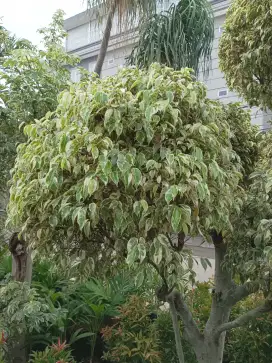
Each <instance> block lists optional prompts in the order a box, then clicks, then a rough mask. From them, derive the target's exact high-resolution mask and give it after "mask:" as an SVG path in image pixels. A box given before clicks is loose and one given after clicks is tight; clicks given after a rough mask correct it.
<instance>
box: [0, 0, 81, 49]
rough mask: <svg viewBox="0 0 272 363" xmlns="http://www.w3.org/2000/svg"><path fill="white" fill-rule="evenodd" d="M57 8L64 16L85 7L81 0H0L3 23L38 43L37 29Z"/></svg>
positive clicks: (22, 36)
mask: <svg viewBox="0 0 272 363" xmlns="http://www.w3.org/2000/svg"><path fill="white" fill-rule="evenodd" d="M57 9H62V10H64V11H65V13H66V15H65V18H68V17H70V16H73V15H75V14H77V13H80V12H81V11H84V10H85V9H86V5H84V4H83V0H0V17H3V18H2V22H3V25H4V26H5V28H7V29H8V30H9V31H11V32H12V33H15V34H16V35H17V37H19V38H26V39H29V40H30V41H32V42H33V43H35V44H38V43H39V41H40V37H39V35H38V34H37V32H36V31H37V29H39V28H42V27H44V26H47V25H48V24H49V23H50V21H51V18H52V15H53V13H54V12H55V11H56V10H57Z"/></svg>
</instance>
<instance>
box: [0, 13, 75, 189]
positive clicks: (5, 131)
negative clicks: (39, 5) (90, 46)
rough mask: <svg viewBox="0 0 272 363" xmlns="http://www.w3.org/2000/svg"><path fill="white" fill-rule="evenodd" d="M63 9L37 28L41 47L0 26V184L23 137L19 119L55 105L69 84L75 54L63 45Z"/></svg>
mask: <svg viewBox="0 0 272 363" xmlns="http://www.w3.org/2000/svg"><path fill="white" fill-rule="evenodd" d="M63 15H64V13H63V12H62V11H60V10H59V11H57V12H56V13H55V14H54V16H53V20H52V23H51V24H50V25H49V27H48V28H44V29H40V30H39V32H40V34H41V35H42V37H43V49H39V48H38V47H36V46H34V45H33V44H31V43H30V42H29V41H27V40H20V39H16V38H15V37H14V36H13V35H10V34H9V33H8V32H7V31H6V30H4V29H3V30H0V47H1V51H0V53H1V54H0V81H1V82H0V94H1V96H0V143H1V147H0V159H1V163H0V177H1V181H2V183H1V188H2V189H4V190H5V183H6V182H7V180H8V179H9V178H10V169H11V168H12V166H13V163H14V159H15V153H16V146H17V143H19V142H21V141H23V140H24V137H23V134H22V132H21V131H20V130H19V125H20V124H21V123H26V124H27V123H29V122H33V120H34V119H39V118H41V117H43V116H44V115H45V114H46V113H47V112H48V111H53V110H54V109H55V108H56V106H57V95H58V93H59V92H61V91H62V90H64V89H65V88H67V87H68V86H69V84H70V71H69V69H68V68H67V66H74V65H75V64H76V63H78V61H79V60H78V58H77V57H75V56H72V55H68V54H67V53H66V52H65V51H64V49H63V40H64V38H65V36H66V34H65V32H64V31H63Z"/></svg>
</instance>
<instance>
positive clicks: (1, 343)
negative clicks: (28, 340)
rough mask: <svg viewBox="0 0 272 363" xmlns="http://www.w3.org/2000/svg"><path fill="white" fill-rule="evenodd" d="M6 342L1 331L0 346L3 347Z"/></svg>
mask: <svg viewBox="0 0 272 363" xmlns="http://www.w3.org/2000/svg"><path fill="white" fill-rule="evenodd" d="M6 342H7V338H5V333H4V332H3V331H2V333H1V338H0V345H3V344H5V343H6Z"/></svg>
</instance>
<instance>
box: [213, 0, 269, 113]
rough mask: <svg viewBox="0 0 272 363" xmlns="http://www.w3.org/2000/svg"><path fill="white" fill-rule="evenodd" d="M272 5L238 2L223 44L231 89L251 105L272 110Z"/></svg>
mask: <svg viewBox="0 0 272 363" xmlns="http://www.w3.org/2000/svg"><path fill="white" fill-rule="evenodd" d="M270 10H271V2H270V1H269V0H257V1H254V2H252V1H246V0H241V1H239V0H234V1H233V2H232V4H231V6H230V7H229V9H228V12H227V19H226V23H225V26H224V33H223V35H222V38H221V41H220V45H219V58H220V68H221V69H222V71H223V72H224V73H225V77H226V81H227V84H228V87H229V88H230V89H233V90H235V91H237V92H238V93H239V94H240V95H241V96H242V97H244V98H245V100H246V101H247V102H248V103H249V104H250V105H251V106H260V107H263V108H266V107H268V108H270V109H271V108H272V101H271V100H272V97H271V96H272V94H271V84H272V73H271V66H272V61H271V56H270V54H271V47H272V44H271V24H272V14H271V11H270Z"/></svg>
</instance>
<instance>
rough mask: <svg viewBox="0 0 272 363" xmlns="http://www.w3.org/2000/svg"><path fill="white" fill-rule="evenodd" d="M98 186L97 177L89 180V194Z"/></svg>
mask: <svg viewBox="0 0 272 363" xmlns="http://www.w3.org/2000/svg"><path fill="white" fill-rule="evenodd" d="M97 188H98V181H97V179H90V180H89V182H88V194H89V195H90V196H91V195H93V193H94V192H95V191H96V190H97Z"/></svg>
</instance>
